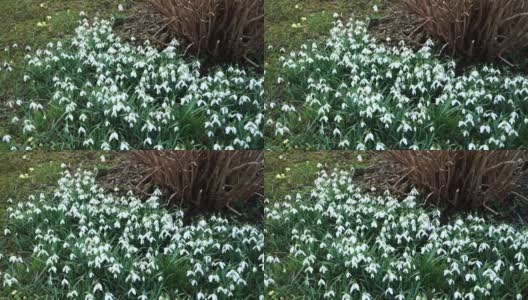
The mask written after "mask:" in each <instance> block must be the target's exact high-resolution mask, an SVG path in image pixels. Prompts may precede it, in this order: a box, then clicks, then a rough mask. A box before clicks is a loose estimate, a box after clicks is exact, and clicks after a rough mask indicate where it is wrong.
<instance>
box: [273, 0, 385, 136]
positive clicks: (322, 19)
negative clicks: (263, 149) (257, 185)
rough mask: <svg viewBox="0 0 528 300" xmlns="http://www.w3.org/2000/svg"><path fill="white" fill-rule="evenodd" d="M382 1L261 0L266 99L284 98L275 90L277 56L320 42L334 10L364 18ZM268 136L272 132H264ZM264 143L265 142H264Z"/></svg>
mask: <svg viewBox="0 0 528 300" xmlns="http://www.w3.org/2000/svg"><path fill="white" fill-rule="evenodd" d="M383 2H384V0H335V1H326V0H295V1H290V0H267V1H265V9H266V16H265V19H266V21H265V24H266V25H265V30H266V34H265V39H264V42H265V46H266V55H265V61H266V63H265V70H266V75H265V80H266V84H265V92H266V99H267V100H268V101H288V102H292V101H294V100H298V99H284V98H285V95H284V93H282V92H281V91H280V90H279V89H277V87H276V85H275V84H274V83H276V82H277V71H278V68H279V57H280V56H281V55H282V54H283V53H288V52H290V51H293V50H296V49H299V48H300V47H301V46H302V45H303V44H308V43H310V42H314V41H323V40H324V39H325V38H326V37H327V35H328V32H329V30H330V29H331V28H332V22H333V21H334V17H333V15H334V13H338V14H339V15H340V16H341V17H342V18H349V17H351V16H356V17H358V18H365V17H367V16H369V15H371V14H372V13H373V6H374V5H379V6H380V7H381V4H382V3H383ZM266 136H267V137H268V136H269V137H271V136H273V135H270V134H268V135H266ZM267 144H271V143H269V141H267Z"/></svg>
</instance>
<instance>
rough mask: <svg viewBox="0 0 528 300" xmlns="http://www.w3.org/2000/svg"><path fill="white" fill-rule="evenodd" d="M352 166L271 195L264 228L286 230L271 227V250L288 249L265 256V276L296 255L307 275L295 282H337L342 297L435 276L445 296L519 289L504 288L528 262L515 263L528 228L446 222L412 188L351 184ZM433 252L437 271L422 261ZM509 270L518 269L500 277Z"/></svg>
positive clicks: (374, 294) (423, 283)
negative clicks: (400, 190)
mask: <svg viewBox="0 0 528 300" xmlns="http://www.w3.org/2000/svg"><path fill="white" fill-rule="evenodd" d="M353 173H354V172H353V171H350V172H346V171H339V170H334V171H333V172H332V173H327V172H326V171H324V170H322V171H320V172H319V174H318V177H317V178H316V179H315V181H314V184H313V186H311V187H309V188H308V189H306V190H303V192H301V193H297V195H296V196H295V197H292V196H285V197H284V200H283V201H279V200H278V199H273V200H270V201H269V202H268V203H270V202H272V203H274V204H273V205H270V206H267V207H266V209H265V213H266V216H267V220H268V221H267V224H266V225H267V226H268V230H269V231H271V232H274V231H277V232H281V237H280V238H279V239H275V238H274V237H273V236H270V239H271V240H270V250H269V251H270V252H271V254H270V255H268V257H275V256H276V255H279V254H280V255H282V256H283V258H282V259H281V260H277V261H275V260H274V259H267V260H266V266H267V268H266V273H267V274H268V277H269V278H271V279H274V276H283V275H281V274H279V272H277V270H280V269H281V268H284V266H283V264H284V261H290V260H291V259H294V260H296V261H299V263H298V264H297V265H295V266H294V265H292V266H289V268H290V269H289V272H294V273H299V274H303V277H304V278H303V280H298V281H297V282H296V284H298V285H299V286H300V287H302V288H305V289H313V288H314V287H315V286H317V287H320V288H321V292H319V293H323V291H324V292H325V293H326V292H328V291H332V292H334V293H335V295H334V296H333V298H336V299H342V298H345V299H348V298H349V297H350V298H352V299H354V298H362V297H363V298H366V299H369V298H372V299H376V298H387V297H389V298H391V297H392V298H396V299H405V298H406V293H408V291H410V290H417V289H424V290H434V289H435V288H436V287H437V286H438V284H439V283H441V284H442V286H444V288H443V289H442V290H441V291H437V292H436V294H435V297H439V298H442V299H443V298H456V299H468V298H470V299H473V298H478V297H480V296H483V297H490V295H495V296H497V297H501V296H504V293H509V294H510V295H511V294H516V293H518V292H519V290H520V289H522V288H521V287H517V288H513V289H512V290H503V289H502V287H503V286H504V285H507V286H512V287H513V286H515V284H514V283H513V282H512V280H514V279H512V278H514V277H515V276H517V275H521V274H522V273H523V272H524V270H525V269H526V268H525V267H522V265H518V264H519V263H518V262H521V261H524V257H525V253H526V252H527V251H528V247H524V248H522V250H521V248H520V247H519V246H518V245H520V243H523V244H527V245H528V243H526V240H528V236H527V233H526V232H524V231H522V230H518V228H516V227H513V226H510V225H507V224H496V223H494V222H487V221H486V220H485V219H484V218H481V217H475V216H472V215H467V216H466V217H458V218H457V219H454V220H450V221H448V222H446V221H444V220H442V218H441V215H442V214H441V212H440V211H439V210H433V209H431V208H429V207H426V206H422V205H421V204H422V201H423V195H420V194H419V193H418V191H417V190H416V189H414V190H413V191H412V192H411V193H409V194H408V195H407V196H404V197H402V198H400V199H398V198H397V197H394V196H393V195H391V194H390V193H389V192H386V193H383V194H380V193H374V194H368V193H366V192H365V190H366V189H365V188H364V187H363V186H361V187H360V186H357V185H355V184H354V182H353V179H352V174H353ZM441 220H442V221H441ZM285 228H286V229H285ZM275 244H277V245H275ZM284 249H289V252H288V254H286V253H285V251H284ZM492 249H493V250H492ZM512 249H517V251H512ZM504 256H506V257H507V259H503V260H501V259H500V258H501V257H504ZM431 257H433V258H434V260H435V265H436V266H439V269H438V272H441V273H440V274H442V275H443V277H442V276H440V277H437V278H436V279H435V280H428V278H429V277H428V276H430V273H429V272H430V268H424V267H423V263H424V261H428V260H429V261H430V258H431ZM268 266H269V267H268ZM518 266H520V267H521V269H519V268H518ZM334 269H339V270H340V271H339V275H336V273H335V272H333V270H334ZM343 269H344V270H346V271H341V270H343ZM316 270H318V272H317V271H316ZM503 272H512V273H510V274H509V275H508V276H506V277H503V278H500V276H499V274H503ZM513 272H515V274H516V275H513ZM352 274H354V275H352ZM512 276H513V277H512ZM461 280H462V281H463V282H464V284H463V285H461V284H460V281H461ZM351 281H352V282H351ZM506 281H508V282H509V283H507V282H506ZM270 282H271V283H270V285H271V286H272V287H273V285H274V284H275V283H273V281H270ZM330 283H331V290H330ZM360 284H361V286H360ZM402 286H403V287H404V288H401V287H402ZM325 288H327V289H325ZM322 295H323V297H324V294H322ZM360 295H361V296H360ZM422 299H423V298H422Z"/></svg>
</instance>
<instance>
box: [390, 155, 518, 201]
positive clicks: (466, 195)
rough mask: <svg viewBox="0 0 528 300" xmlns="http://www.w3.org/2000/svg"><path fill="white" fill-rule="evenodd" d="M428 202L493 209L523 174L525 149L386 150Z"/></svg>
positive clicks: (503, 199)
mask: <svg viewBox="0 0 528 300" xmlns="http://www.w3.org/2000/svg"><path fill="white" fill-rule="evenodd" d="M384 155H385V157H386V158H388V159H390V160H392V161H394V162H395V163H396V164H397V165H398V166H400V167H401V172H402V174H405V175H404V176H405V178H406V180H408V181H410V182H411V184H412V185H413V186H415V187H416V188H417V189H419V190H420V191H421V192H422V193H424V194H425V195H427V201H428V202H429V203H431V204H434V205H436V206H438V207H442V208H446V209H447V210H451V211H457V210H472V209H478V208H486V209H490V206H489V204H490V203H493V202H503V201H505V200H506V199H507V196H508V195H509V193H510V192H512V191H513V190H514V188H515V187H516V183H517V181H518V180H519V178H520V176H521V167H522V164H523V160H522V159H521V157H523V156H524V155H525V153H524V152H523V151H387V152H386V153H385V154H384Z"/></svg>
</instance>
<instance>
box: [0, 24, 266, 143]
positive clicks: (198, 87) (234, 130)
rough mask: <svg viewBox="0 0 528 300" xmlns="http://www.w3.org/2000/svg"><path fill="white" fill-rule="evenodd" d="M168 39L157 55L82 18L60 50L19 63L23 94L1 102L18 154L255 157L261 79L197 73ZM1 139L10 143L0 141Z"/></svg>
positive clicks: (233, 72)
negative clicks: (204, 152) (247, 153)
mask: <svg viewBox="0 0 528 300" xmlns="http://www.w3.org/2000/svg"><path fill="white" fill-rule="evenodd" d="M181 53H183V50H182V49H180V48H179V46H178V43H177V42H176V41H174V42H173V43H171V44H170V45H169V46H168V47H167V48H165V49H164V50H162V51H159V50H157V49H154V48H153V47H151V46H149V44H148V42H147V43H146V44H145V45H143V46H137V47H134V46H132V45H130V44H128V43H124V42H122V41H121V39H120V38H119V37H117V36H116V35H115V34H114V32H113V31H112V24H111V23H110V22H108V21H98V20H95V21H94V22H93V23H92V24H90V23H89V22H88V21H87V20H84V21H83V22H82V24H81V26H79V27H78V28H77V29H76V35H75V37H73V38H72V39H71V40H69V41H66V42H56V43H50V44H49V45H48V47H47V48H46V49H42V50H37V51H36V52H34V53H33V54H29V55H27V56H26V60H25V62H26V63H25V65H26V70H25V75H24V81H25V84H27V85H28V86H31V87H32V88H31V89H25V90H26V91H27V93H25V94H24V95H22V94H19V95H16V97H17V98H16V100H14V101H10V102H9V103H8V104H9V105H10V106H12V107H16V108H17V110H18V111H20V112H21V113H20V115H18V116H16V117H13V118H12V120H11V121H12V124H13V128H14V129H13V132H14V135H15V137H16V138H17V139H13V140H17V141H18V142H19V143H20V144H16V145H15V146H19V148H20V147H24V148H27V149H34V148H45V149H103V150H110V149H112V150H114V149H117V150H128V149H156V150H160V149H181V148H185V149H196V148H198V149H216V150H220V149H258V148H261V147H262V143H263V138H262V137H263V135H262V132H261V131H262V123H263V114H262V105H263V79H262V77H260V76H253V75H252V74H249V73H247V72H246V71H244V70H241V69H237V68H234V67H225V68H218V69H215V70H211V71H210V72H209V73H208V74H207V75H204V74H201V73H200V70H199V68H200V63H199V62H198V61H196V60H187V59H185V58H184V57H183V56H182V54H181ZM3 139H4V140H5V141H10V140H11V135H7V136H5V137H4V138H3Z"/></svg>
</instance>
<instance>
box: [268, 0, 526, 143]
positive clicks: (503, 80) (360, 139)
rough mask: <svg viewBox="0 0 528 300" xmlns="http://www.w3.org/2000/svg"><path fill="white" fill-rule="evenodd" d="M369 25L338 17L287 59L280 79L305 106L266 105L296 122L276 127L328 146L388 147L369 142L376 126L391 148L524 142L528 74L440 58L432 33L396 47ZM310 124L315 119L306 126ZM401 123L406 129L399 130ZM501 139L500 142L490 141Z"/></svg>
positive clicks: (277, 118)
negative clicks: (323, 35) (419, 42)
mask: <svg viewBox="0 0 528 300" xmlns="http://www.w3.org/2000/svg"><path fill="white" fill-rule="evenodd" d="M373 9H375V10H376V9H377V6H374V7H373ZM367 27H368V24H367V22H362V21H354V20H353V19H351V20H349V21H348V22H346V23H345V22H343V21H341V20H335V22H334V27H333V28H332V29H331V30H330V35H329V37H328V38H327V40H326V42H325V43H324V44H323V46H324V47H317V44H315V45H312V47H306V46H301V47H300V49H298V50H297V51H292V52H291V53H289V54H288V55H283V56H281V57H280V58H279V63H280V68H279V70H278V75H277V78H279V81H280V82H281V83H287V84H288V89H289V91H290V92H291V94H292V95H290V96H291V98H294V99H296V100H298V101H299V102H300V103H301V105H298V106H297V107H296V109H297V111H296V112H285V111H280V110H279V109H278V108H277V106H276V105H270V106H265V110H267V111H268V112H269V116H270V117H269V118H268V120H267V122H266V126H271V127H272V128H273V127H275V126H276V124H277V123H279V122H280V123H281V126H280V127H285V128H288V129H289V132H284V131H282V130H276V129H277V127H275V128H274V129H275V130H274V131H275V135H283V136H286V137H288V135H293V134H295V136H296V139H295V142H296V145H294V146H300V145H304V146H305V145H310V146H312V147H315V148H325V149H335V148H337V147H339V148H349V149H363V148H365V149H368V150H372V149H376V148H377V149H378V150H379V149H381V148H383V147H380V146H379V145H378V143H368V142H367V141H370V139H369V137H370V136H369V134H371V133H372V134H375V136H376V142H379V143H381V144H383V145H384V148H385V149H433V148H434V149H439V148H440V145H449V147H451V148H456V149H469V148H470V147H471V148H472V149H473V148H474V149H477V148H480V145H488V147H489V148H490V149H505V148H517V147H519V146H521V145H523V138H521V136H520V135H521V132H526V125H527V124H526V123H525V122H519V121H520V120H524V121H526V120H527V118H526V115H527V114H528V111H527V109H526V105H523V103H525V102H526V101H528V97H524V96H521V95H526V94H528V88H527V86H528V78H527V77H526V76H515V77H514V76H513V75H507V74H501V76H498V73H497V72H496V70H493V71H491V69H490V68H488V67H486V66H477V67H476V68H474V69H472V70H469V71H467V72H466V73H463V74H458V73H459V72H458V71H457V69H458V68H457V64H456V62H455V61H453V60H451V61H447V60H444V59H439V58H437V57H435V56H436V55H435V54H434V53H433V52H432V51H433V42H432V41H431V40H428V41H427V42H426V43H425V45H424V46H423V47H422V48H421V49H420V50H418V51H415V50H413V49H411V48H409V47H407V46H405V43H400V45H399V46H395V47H389V46H387V45H385V44H382V43H377V42H376V41H375V39H374V38H372V37H371V36H370V35H369V34H368V30H367ZM322 70H327V72H326V71H322ZM299 78H306V80H299ZM523 91H526V92H523ZM523 93H525V94H523ZM499 104H500V105H501V110H500V111H497V109H496V107H497V105H499ZM283 105H289V104H283ZM342 116H346V118H344V119H343V118H342ZM447 118H449V120H451V121H452V124H450V125H448V126H447V127H449V128H447V127H446V124H445V122H443V120H445V119H447ZM300 120H302V121H303V122H300ZM329 120H333V121H334V122H335V123H338V124H339V130H340V131H341V134H336V133H335V132H334V131H333V130H334V128H335V126H333V127H332V126H327V124H326V123H329ZM316 121H320V122H316ZM306 123H308V124H311V125H310V126H303V125H301V124H306ZM439 123H440V124H442V125H441V126H439ZM456 125H458V128H456ZM345 128H346V129H347V130H346V131H345ZM348 129H351V130H348ZM499 129H500V130H499ZM394 131H396V132H398V133H406V135H403V136H399V138H398V139H394ZM431 133H435V134H434V135H432V134H431ZM416 138H418V139H419V140H415V139H416ZM491 138H492V139H494V140H499V141H500V143H497V144H492V143H490V142H488V140H489V139H491ZM524 139H525V138H524ZM343 140H347V141H348V143H343V142H342V141H343ZM453 141H456V142H455V143H454V142H453ZM282 147H284V146H282Z"/></svg>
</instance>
